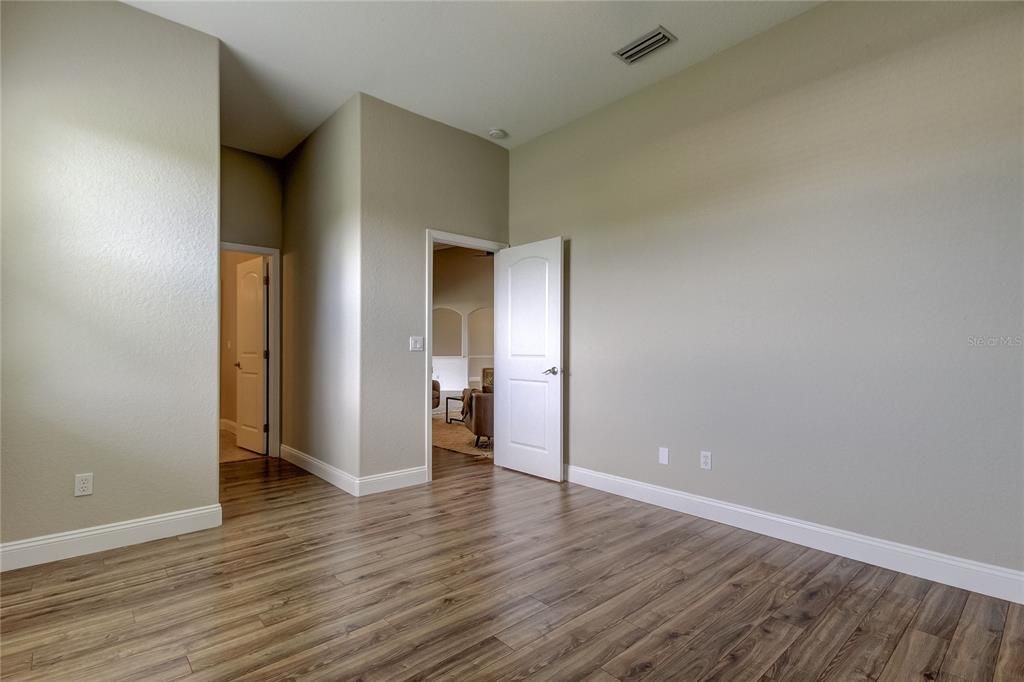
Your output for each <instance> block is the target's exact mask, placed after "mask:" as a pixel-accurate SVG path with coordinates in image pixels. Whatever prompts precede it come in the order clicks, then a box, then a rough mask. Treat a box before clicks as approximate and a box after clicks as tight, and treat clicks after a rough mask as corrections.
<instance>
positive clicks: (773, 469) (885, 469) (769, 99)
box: [510, 3, 1024, 569]
mask: <svg viewBox="0 0 1024 682" xmlns="http://www.w3.org/2000/svg"><path fill="white" fill-rule="evenodd" d="M1022 16H1024V12H1022V9H1021V6H1020V5H1019V4H1018V5H1016V6H1015V7H1014V6H1005V5H1004V6H997V7H993V6H979V5H972V4H944V5H932V4H919V3H907V4H878V3H865V4H831V3H830V4H827V5H823V6H821V7H819V8H816V9H814V10H812V11H810V12H808V13H807V14H804V15H802V16H800V17H798V18H796V19H793V20H791V21H789V22H787V23H786V24H783V25H781V26H779V27H777V28H776V29H773V30H771V31H769V32H767V33H764V34H762V35H760V36H758V37H755V38H754V39H752V40H750V41H747V42H746V43H743V44H741V45H739V46H737V47H735V48H733V49H730V50H727V51H725V52H723V53H721V54H719V55H718V56H716V57H714V58H712V59H710V60H708V61H707V62H705V63H703V64H701V65H698V66H696V67H694V68H691V69H689V70H687V71H684V72H682V73H680V74H679V75H677V76H674V77H672V78H670V79H668V80H666V81H663V82H661V83H659V84H657V85H655V86H653V87H651V88H649V89H646V90H643V91H641V92H640V93H638V94H636V95H634V96H631V97H628V98H626V99H624V100H621V101H619V102H617V103H615V104H613V105H611V106H609V107H607V108H605V109H603V110H601V111H599V112H597V113H594V114H592V115H589V116H587V117H585V118H582V119H580V120H578V121H576V122H574V123H572V124H570V125H568V126H566V127H564V128H562V129H560V130H557V131H555V132H552V133H550V134H548V135H546V136H544V137H541V138H539V139H538V140H536V141H534V142H531V143H529V144H526V145H524V146H522V147H517V148H516V149H515V150H514V151H513V153H512V158H511V216H510V232H511V236H512V240H513V242H514V243H524V242H528V241H533V240H537V239H542V238H545V237H550V236H552V235H558V234H562V235H565V236H566V237H568V239H569V240H570V272H571V295H570V301H569V313H568V314H569V319H570V326H571V337H570V349H569V350H570V353H569V358H568V362H567V364H568V367H569V369H570V376H569V383H570V388H571V403H570V408H569V417H568V422H567V424H568V429H569V446H570V447H569V459H570V462H571V464H574V465H577V466H580V467H585V468H589V469H595V470H598V471H602V472H607V473H610V474H615V475H620V476H625V477H628V478H632V479H638V480H641V481H646V482H649V483H656V484H659V485H664V486H669V487H673V488H676V489H679V490H685V491H687V492H691V493H696V494H700V495H705V496H708V497H711V498H715V499H719V500H726V501H729V502H734V503H739V504H743V505H747V506H750V507H754V508H757V509H762V510H767V511H769V512H774V513H778V514H784V515H787V516H791V517H796V518H799V519H804V520H808V521H813V522H817V523H822V524H827V525H830V526H835V527H839V528H843V529H847V530H851V531H856V532H859V533H863V534H866V535H870V536H875V537H880V538H885V539H888V540H894V541H897V542H902V543H907V544H910V545H914V546H919V547H924V548H927V549H931V550H937V551H940V552H945V553H949V554H953V555H957V556H961V557H966V558H969V559H975V560H979V561H983V562H989V563H993V564H997V565H1001V566H1007V567H1011V568H1017V569H1020V568H1024V535H1022V533H1021V528H1022V527H1024V454H1022V452H1024V449H1022V429H1024V425H1022V413H1024V409H1022V407H1024V406H1022V376H1024V374H1022V372H1024V367H1022V350H1021V347H1020V346H1019V345H1017V346H997V347H977V346H975V345H973V344H972V342H971V339H972V337H974V336H988V335H993V336H1011V337H1012V336H1016V335H1020V334H1022V333H1024V321H1022V311H1024V293H1022V290H1024V282H1022V277H1024V275H1022V271H1024V268H1022V262H1024V246H1022V235H1024V222H1022V220H1024V206H1022V201H1024V200H1022V196H1024V193H1022V187H1024V178H1022V163H1024V92H1022V88H1024V71H1022V69H1024V24H1022V22H1024V18H1022ZM1018 338H1019V337H1018ZM627 395H630V396H643V399H642V400H621V399H618V397H621V396H627ZM658 446H668V447H669V448H670V449H671V457H672V463H671V464H670V465H669V466H661V465H659V464H658V459H657V451H658V450H657V449H658ZM700 450H711V451H712V452H713V455H714V469H713V470H712V471H710V472H705V471H702V470H700V468H699V466H698V459H699V451H700Z"/></svg>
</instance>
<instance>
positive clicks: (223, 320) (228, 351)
mask: <svg viewBox="0 0 1024 682" xmlns="http://www.w3.org/2000/svg"><path fill="white" fill-rule="evenodd" d="M279 257H280V256H279V253H278V251H277V249H267V248H262V247H252V246H245V245H238V244H222V246H221V259H220V285H221V286H220V288H221V296H220V304H221V305H220V357H219V365H220V463H221V464H225V463H231V462H240V461H247V460H257V459H262V458H265V457H267V456H272V457H276V456H278V455H279V450H280V437H279V436H278V433H279V422H280V420H279V406H278V403H279V400H278V395H279V393H278V390H279V389H278V385H279V374H278V366H279V365H278V361H277V358H278V357H279V355H278V353H277V352H276V351H277V348H278V344H279V340H280V333H279V331H280V327H279V322H278V310H279V303H278V302H279V300H280V297H279V291H280V289H279V286H280V284H279V282H278V281H277V279H278V277H276V272H277V270H278V259H279Z"/></svg>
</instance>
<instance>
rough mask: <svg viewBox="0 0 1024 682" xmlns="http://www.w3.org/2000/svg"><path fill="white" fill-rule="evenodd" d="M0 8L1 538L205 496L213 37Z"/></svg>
mask: <svg viewBox="0 0 1024 682" xmlns="http://www.w3.org/2000/svg"><path fill="white" fill-rule="evenodd" d="M0 11H2V14H3V16H2V25H3V29H2V30H3V35H2V40H0V42H2V57H0V59H2V63H3V111H2V118H3V130H2V136H3V152H2V156H3V158H2V183H3V189H4V196H3V262H2V271H3V274H2V291H3V301H2V310H3V320H2V329H3V338H2V346H3V377H2V393H3V395H2V402H3V422H2V433H3V437H2V438H3V440H2V444H0V446H2V450H3V462H2V466H3V471H2V479H3V489H2V499H3V502H2V517H3V527H2V538H3V541H5V542H9V541H13V540H19V539H23V538H29V537H34V536H39V535H44V534H49V533H57V532H61V531H68V530H73V529H79V528H85V527H89V526H95V525H99V524H106V523H112V522H116V521H125V520H129V519H135V518H139V517H144V516H149V515H154V514H160V513H164V512H171V511H176V510H182V509H189V508H194V507H200V506H206V505H212V504H216V503H217V384H216V381H215V379H214V377H216V376H217V322H218V320H217V304H218V302H217V242H218V233H219V230H218V225H217V202H218V166H219V158H220V150H219V139H218V138H219V123H218V121H219V115H218V52H217V49H218V48H217V41H216V40H215V39H214V38H211V37H210V36H207V35H203V34H201V33H197V32H195V31H192V30H190V29H187V28H185V27H183V26H180V25H178V24H174V23H171V22H169V21H165V20H163V19H159V18H157V17H155V16H153V15H150V14H146V13H145V12H142V11H140V10H137V9H133V8H131V7H128V6H126V5H122V4H115V3H6V2H5V3H3V4H2V10H0ZM87 472H92V473H93V474H94V490H95V492H94V494H93V495H92V496H90V497H78V498H76V497H73V496H72V489H73V486H74V477H75V474H76V473H87Z"/></svg>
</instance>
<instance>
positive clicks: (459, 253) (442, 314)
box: [426, 232, 504, 471]
mask: <svg viewBox="0 0 1024 682" xmlns="http://www.w3.org/2000/svg"><path fill="white" fill-rule="evenodd" d="M428 242H429V243H428V249H429V252H428V261H429V262H428V267H427V271H428V280H429V281H428V287H427V310H428V325H427V343H426V350H427V368H428V372H429V377H428V381H429V384H430V402H429V413H428V419H427V450H428V452H427V470H428V471H432V468H433V467H434V466H439V465H440V463H435V461H434V457H433V455H434V453H435V452H437V453H441V454H442V455H444V456H446V457H449V458H450V459H452V460H453V461H457V460H460V459H465V458H467V457H469V458H472V459H473V460H475V461H478V462H480V463H487V464H489V463H491V461H492V458H493V443H494V394H493V390H494V253H495V251H497V250H498V249H500V248H502V247H503V246H504V245H503V244H499V243H496V242H487V241H484V240H478V239H473V238H469V237H461V236H458V235H449V234H445V233H437V232H428ZM451 453H458V455H457V456H455V455H452V454H451Z"/></svg>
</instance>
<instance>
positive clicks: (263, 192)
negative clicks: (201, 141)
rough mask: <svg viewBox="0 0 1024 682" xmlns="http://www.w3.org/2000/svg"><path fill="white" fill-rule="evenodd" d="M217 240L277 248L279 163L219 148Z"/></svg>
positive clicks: (280, 211) (279, 200) (258, 156)
mask: <svg viewBox="0 0 1024 682" xmlns="http://www.w3.org/2000/svg"><path fill="white" fill-rule="evenodd" d="M220 159H221V161H220V239H221V241H225V242H232V243H235V244H249V245H250V246H266V247H269V248H273V249H279V248H281V220H282V206H281V200H282V191H281V174H280V171H279V166H280V163H281V162H280V161H278V160H276V159H271V158H268V157H266V156H260V155H259V154H252V153H250V152H244V151H242V150H240V149H234V148H232V147H221V156H220Z"/></svg>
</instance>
